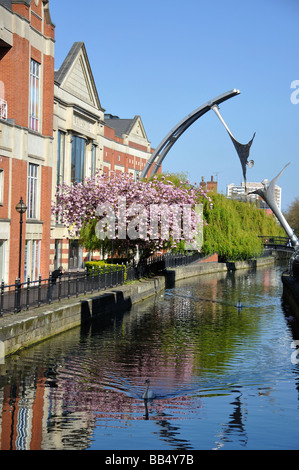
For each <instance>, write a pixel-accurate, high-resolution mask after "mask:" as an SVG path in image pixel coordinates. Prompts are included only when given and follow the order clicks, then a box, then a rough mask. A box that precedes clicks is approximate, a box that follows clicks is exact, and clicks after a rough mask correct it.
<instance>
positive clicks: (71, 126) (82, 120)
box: [50, 42, 153, 270]
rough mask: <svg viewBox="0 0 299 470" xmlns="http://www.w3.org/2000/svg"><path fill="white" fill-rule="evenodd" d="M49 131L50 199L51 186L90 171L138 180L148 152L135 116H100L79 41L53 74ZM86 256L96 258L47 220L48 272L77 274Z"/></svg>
mask: <svg viewBox="0 0 299 470" xmlns="http://www.w3.org/2000/svg"><path fill="white" fill-rule="evenodd" d="M53 127H54V159H53V178H52V200H54V198H55V192H56V187H57V185H59V184H61V183H62V182H66V183H67V184H74V183H79V182H82V181H83V180H84V178H85V177H89V176H92V175H93V174H94V172H95V171H96V170H99V171H100V172H103V173H104V174H105V175H107V177H109V175H110V174H111V172H114V173H116V174H118V173H122V172H129V173H131V174H132V175H133V176H134V178H138V175H139V173H140V171H141V170H142V169H143V167H144V165H145V163H146V161H147V159H148V158H149V157H150V155H151V153H152V152H153V150H152V148H151V144H150V142H149V141H148V139H147V136H146V133H145V130H144V127H143V124H142V121H141V118H140V116H135V117H134V118H132V119H120V118H118V117H117V116H112V115H111V114H105V110H104V109H103V108H102V106H101V103H100V99H99V96H98V92H97V88H96V84H95V81H94V77H93V74H92V70H91V66H90V62H89V59H88V55H87V51H86V48H85V45H84V43H83V42H76V43H74V44H73V46H72V48H71V49H70V51H69V53H68V55H67V56H66V58H65V60H64V62H63V63H62V65H61V67H60V68H59V70H57V71H56V72H55V83H54V126H53ZM91 256H93V259H98V258H99V257H100V254H99V253H92V254H91V253H88V252H86V251H85V250H84V249H83V248H82V247H80V246H79V243H78V240H74V239H70V237H69V232H68V230H67V229H66V228H65V227H64V226H62V225H61V224H59V221H57V220H54V218H53V217H52V228H51V253H50V270H52V269H56V268H57V267H58V266H63V267H64V268H65V269H67V270H72V269H74V270H76V269H80V268H82V267H83V265H84V261H86V260H87V259H90V258H91Z"/></svg>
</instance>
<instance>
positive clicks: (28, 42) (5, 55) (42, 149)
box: [0, 0, 55, 283]
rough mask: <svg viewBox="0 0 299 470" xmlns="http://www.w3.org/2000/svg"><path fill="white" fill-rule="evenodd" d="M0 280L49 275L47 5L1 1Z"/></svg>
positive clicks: (50, 66)
mask: <svg viewBox="0 0 299 470" xmlns="http://www.w3.org/2000/svg"><path fill="white" fill-rule="evenodd" d="M0 24H1V27H0V105H1V107H0V109H1V114H0V279H3V280H4V281H5V282H6V283H13V282H14V281H15V279H16V277H17V276H18V265H19V240H20V235H19V234H20V223H19V221H20V215H19V213H18V212H17V211H16V205H17V204H18V202H19V201H20V198H21V197H22V198H23V201H24V202H25V204H26V205H27V211H26V213H25V214H24V216H23V220H24V223H23V240H22V257H21V280H22V281H23V280H24V279H25V278H27V276H30V279H31V280H35V279H37V277H38V275H39V274H41V275H42V276H43V277H47V276H48V273H49V256H50V220H51V218H50V210H51V185H52V165H53V92H54V42H55V27H54V25H53V23H52V21H51V17H50V13H49V1H48V0H34V1H31V0H30V1H29V0H27V1H21V0H0Z"/></svg>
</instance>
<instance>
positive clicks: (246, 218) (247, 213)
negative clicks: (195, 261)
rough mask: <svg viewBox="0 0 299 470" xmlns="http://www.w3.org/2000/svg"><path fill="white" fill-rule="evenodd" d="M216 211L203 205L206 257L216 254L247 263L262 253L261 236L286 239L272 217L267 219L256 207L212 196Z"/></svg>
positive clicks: (204, 251)
mask: <svg viewBox="0 0 299 470" xmlns="http://www.w3.org/2000/svg"><path fill="white" fill-rule="evenodd" d="M209 196H210V197H211V199H212V202H213V209H211V208H210V204H209V202H208V201H205V202H204V219H205V220H206V222H207V224H208V225H206V226H205V227H204V237H203V240H204V242H203V247H202V251H203V253H204V254H206V255H208V254H212V253H215V252H217V253H218V255H219V256H221V257H223V258H225V259H230V260H246V259H249V258H252V257H255V256H259V255H260V254H261V252H262V250H263V246H262V242H261V240H260V239H259V238H258V236H262V235H273V236H285V232H284V230H283V229H282V227H281V226H280V225H278V223H277V221H276V218H275V217H274V216H273V215H268V214H267V213H266V212H265V211H264V210H261V209H259V208H258V207H257V206H256V205H255V204H251V203H249V202H240V201H236V200H232V199H227V198H226V197H224V196H223V195H221V194H213V193H210V194H209Z"/></svg>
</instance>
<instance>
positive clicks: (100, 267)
mask: <svg viewBox="0 0 299 470" xmlns="http://www.w3.org/2000/svg"><path fill="white" fill-rule="evenodd" d="M85 267H86V270H87V272H88V273H92V272H94V274H95V275H97V274H99V272H100V274H105V272H106V274H109V273H111V269H112V271H113V272H116V271H121V270H122V269H124V281H125V280H126V279H127V267H126V265H125V263H124V264H121V263H119V264H118V263H114V260H113V264H111V262H109V261H108V262H107V260H106V261H86V263H85Z"/></svg>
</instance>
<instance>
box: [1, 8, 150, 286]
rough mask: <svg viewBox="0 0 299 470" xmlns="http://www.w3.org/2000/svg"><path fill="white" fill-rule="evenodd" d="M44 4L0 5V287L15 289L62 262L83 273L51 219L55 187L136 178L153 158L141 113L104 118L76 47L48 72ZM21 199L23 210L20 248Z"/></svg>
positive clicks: (79, 258)
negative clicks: (95, 178)
mask: <svg viewBox="0 0 299 470" xmlns="http://www.w3.org/2000/svg"><path fill="white" fill-rule="evenodd" d="M49 3H50V2H49V0H0V282H1V280H4V281H5V283H6V284H7V283H9V284H13V283H14V282H15V280H16V278H17V277H18V273H19V271H20V278H21V281H22V282H24V281H27V279H28V277H29V278H30V280H31V281H35V280H37V279H38V277H39V275H41V276H42V277H43V278H47V277H48V276H49V271H51V270H53V269H55V268H56V267H58V266H61V265H62V266H63V267H64V268H65V269H67V270H69V269H78V268H82V267H83V264H84V261H85V260H86V259H88V258H90V256H91V254H90V253H85V252H84V250H83V249H82V247H80V246H79V244H78V241H77V240H73V239H70V237H69V232H68V230H67V229H66V228H65V227H64V226H62V225H61V224H59V221H58V220H55V219H54V218H53V216H52V215H51V204H52V201H54V200H55V193H56V187H57V185H59V184H60V183H62V182H66V183H67V184H73V183H76V182H81V181H83V180H84V178H85V177H88V176H91V175H92V174H93V173H94V172H95V171H96V170H99V171H101V172H103V173H105V174H106V175H107V177H109V175H110V173H111V172H112V171H113V172H115V173H119V172H129V173H131V174H132V175H133V176H134V178H138V175H139V173H140V171H141V170H142V169H143V167H144V165H145V163H146V161H147V159H148V158H149V156H150V155H151V154H152V152H153V149H152V148H151V143H150V142H149V140H148V138H147V136H146V132H145V129H144V126H143V123H142V120H141V117H140V116H138V115H136V116H135V117H133V118H131V119H120V118H118V117H116V116H113V115H111V114H105V110H104V109H103V107H102V106H101V102H100V99H99V95H98V92H97V88H96V84H95V81H94V77H93V74H92V70H91V65H90V63H89V59H88V56H87V51H86V48H85V45H84V43H83V42H76V43H74V44H73V46H72V47H71V49H70V51H69V53H68V54H67V56H66V58H65V60H64V62H63V63H62V65H61V66H60V68H59V69H58V70H56V71H55V70H54V44H55V26H54V24H53V23H52V20H51V17H50V11H49ZM56 47H57V45H56ZM58 47H59V45H58ZM21 198H22V199H23V201H24V203H25V204H26V206H27V210H26V212H25V213H24V214H23V224H22V243H21V250H20V245H19V244H20V239H21V237H20V227H21V224H20V214H19V213H18V212H17V211H16V206H17V204H18V202H19V201H20V199H21ZM94 255H95V257H98V256H99V254H94ZM19 268H20V269H19Z"/></svg>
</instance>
